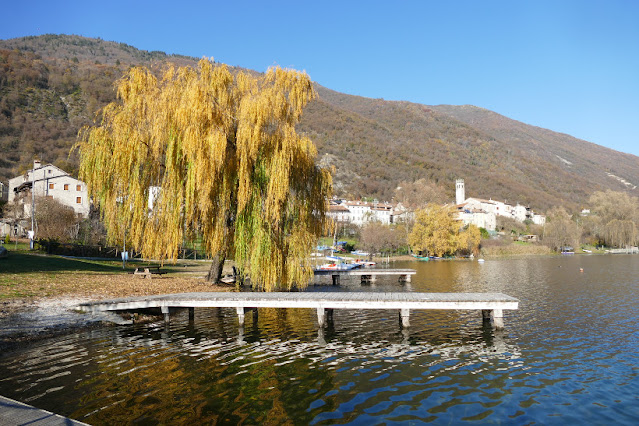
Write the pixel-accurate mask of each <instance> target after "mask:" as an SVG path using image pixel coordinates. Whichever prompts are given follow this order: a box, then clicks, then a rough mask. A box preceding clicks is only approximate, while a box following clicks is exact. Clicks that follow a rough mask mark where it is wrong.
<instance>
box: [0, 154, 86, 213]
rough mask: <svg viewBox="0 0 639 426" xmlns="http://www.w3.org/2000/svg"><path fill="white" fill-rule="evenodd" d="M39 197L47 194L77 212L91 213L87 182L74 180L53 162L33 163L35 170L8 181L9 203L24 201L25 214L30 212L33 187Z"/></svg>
mask: <svg viewBox="0 0 639 426" xmlns="http://www.w3.org/2000/svg"><path fill="white" fill-rule="evenodd" d="M32 188H33V190H34V193H35V196H36V197H48V198H53V199H54V200H57V201H59V202H60V203H62V204H64V205H65V206H69V207H71V208H72V209H73V210H74V211H75V213H76V214H78V215H80V216H82V217H87V216H88V215H89V196H88V192H87V185H86V183H84V182H82V181H81V180H78V179H75V178H74V177H72V176H71V175H69V174H68V173H67V172H65V171H64V170H62V169H60V168H58V167H56V166H54V165H52V164H47V165H44V166H43V165H42V164H41V163H40V161H34V162H33V169H31V170H29V171H27V173H25V174H24V175H22V176H17V177H14V178H13V179H10V180H9V197H8V201H9V203H12V202H14V201H15V200H18V201H19V202H20V201H21V202H23V203H24V210H25V215H26V216H30V215H31V190H32Z"/></svg>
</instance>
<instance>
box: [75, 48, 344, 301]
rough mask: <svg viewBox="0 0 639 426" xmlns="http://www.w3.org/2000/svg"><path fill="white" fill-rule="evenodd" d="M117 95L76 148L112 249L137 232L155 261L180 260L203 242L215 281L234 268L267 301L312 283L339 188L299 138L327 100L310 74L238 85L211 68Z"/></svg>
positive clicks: (170, 74) (143, 83) (125, 85)
mask: <svg viewBox="0 0 639 426" xmlns="http://www.w3.org/2000/svg"><path fill="white" fill-rule="evenodd" d="M117 94H118V102H114V103H111V104H109V105H107V106H106V107H105V108H104V109H103V110H102V112H101V123H100V124H99V125H96V126H94V127H89V128H86V129H84V130H83V131H82V132H81V133H80V135H79V141H78V143H77V144H76V148H77V149H78V150H79V153H80V161H81V162H80V177H81V178H82V179H83V180H84V181H86V182H87V184H88V187H89V191H90V194H91V196H92V197H93V199H94V200H95V201H97V202H98V203H99V205H100V210H101V214H102V216H103V219H104V222H105V224H106V228H107V236H108V239H109V240H110V241H111V242H119V241H121V240H122V239H123V238H124V236H125V232H126V239H127V244H130V245H131V246H132V247H133V248H134V249H135V250H137V251H140V252H141V253H142V254H143V255H144V256H145V257H150V258H155V259H161V260H167V259H168V260H175V259H177V257H178V254H179V248H180V246H181V245H182V243H183V241H184V240H189V239H190V240H192V239H193V238H194V237H195V236H199V237H200V238H201V240H202V244H203V246H204V247H205V249H206V251H207V253H208V254H209V255H210V256H211V257H212V258H213V264H212V265H211V271H210V272H209V280H216V279H219V277H220V275H221V271H222V265H223V263H224V260H225V259H226V258H230V257H232V258H233V259H234V260H235V262H236V264H237V266H238V268H239V270H240V273H241V274H242V275H244V276H248V277H250V279H251V282H252V284H253V285H254V286H255V285H257V286H258V287H260V288H262V289H265V290H267V291H269V290H273V289H277V288H287V289H290V288H291V287H292V286H293V285H298V286H300V285H301V286H303V285H305V284H306V283H308V282H309V280H310V278H311V277H312V266H311V264H310V259H309V257H308V254H309V253H310V251H311V249H312V246H313V245H314V244H315V242H316V241H317V237H318V236H319V235H320V234H321V233H322V232H323V231H324V230H325V229H326V226H327V219H326V216H325V213H326V200H327V197H329V196H330V193H331V190H332V180H331V176H330V173H329V171H327V170H326V169H323V168H320V167H318V166H317V165H316V164H315V159H316V156H317V151H316V148H315V146H314V145H313V143H312V141H311V140H310V139H308V138H307V137H304V136H301V135H299V134H297V133H296V131H295V124H296V123H297V122H298V121H299V119H300V116H301V113H302V109H303V108H304V106H305V105H306V104H307V103H308V102H309V101H310V100H311V99H312V98H313V97H314V96H316V94H315V91H314V89H313V86H312V83H311V81H310V79H309V77H308V76H307V75H306V74H305V73H301V72H298V71H294V70H284V69H281V68H272V69H270V70H269V71H268V72H267V73H266V74H264V75H261V76H258V77H256V76H253V75H250V74H248V73H244V72H239V73H236V74H232V73H231V72H230V71H229V69H228V68H227V67H226V66H213V64H212V63H211V62H210V61H208V60H205V59H203V60H201V61H200V62H199V64H198V66H197V68H193V67H180V68H174V67H170V68H168V69H167V70H166V71H165V72H164V75H163V76H162V78H161V79H158V78H156V77H155V76H154V75H153V74H152V73H151V72H150V71H149V70H148V69H146V68H139V67H138V68H132V69H131V70H130V71H129V72H128V74H127V75H125V76H124V77H123V78H122V79H121V80H120V81H119V82H118V88H117ZM158 188H159V189H158ZM151 194H152V197H151V198H152V199H154V201H153V208H152V209H150V208H149V199H150V198H149V196H150V195H151Z"/></svg>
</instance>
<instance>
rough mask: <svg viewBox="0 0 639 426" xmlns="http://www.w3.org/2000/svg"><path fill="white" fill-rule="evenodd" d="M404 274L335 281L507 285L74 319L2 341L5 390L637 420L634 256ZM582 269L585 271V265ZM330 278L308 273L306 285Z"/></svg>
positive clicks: (242, 417)
mask: <svg viewBox="0 0 639 426" xmlns="http://www.w3.org/2000/svg"><path fill="white" fill-rule="evenodd" d="M391 266H392V267H398V268H399V267H409V268H416V269H418V274H417V275H416V276H415V277H414V278H413V281H412V282H411V283H406V284H400V283H397V282H396V281H395V280H394V279H388V280H384V279H380V280H378V281H377V282H376V283H375V284H374V285H369V286H360V284H359V283H357V282H356V281H352V282H347V283H346V284H345V285H343V286H342V287H340V288H339V291H424V292H503V293H506V294H508V295H510V296H514V297H517V298H519V299H520V308H519V310H517V311H504V312H505V318H504V323H505V328H504V330H503V331H493V330H491V329H486V328H484V327H483V326H482V320H481V314H480V313H479V312H454V311H443V312H438V311H415V312H412V313H411V326H410V328H409V330H402V329H401V327H400V324H399V317H398V313H397V312H396V311H346V310H336V311H335V313H334V319H333V321H332V323H329V324H328V325H327V326H326V328H325V329H324V330H322V332H318V330H317V325H316V321H317V320H316V313H315V311H313V310H310V309H306V310H305V309H288V310H283V309H280V310H276V309H261V310H260V311H259V313H258V316H253V315H251V314H248V315H247V317H246V322H245V327H244V329H243V330H239V327H238V322H237V316H236V315H235V312H234V310H232V309H201V310H196V317H195V322H194V324H192V325H190V324H189V321H188V314H187V313H186V312H183V313H178V314H177V315H176V316H175V317H174V318H172V323H171V326H170V328H169V329H168V330H167V329H165V327H164V325H163V324H162V323H160V322H158V323H153V324H137V325H120V326H112V327H104V328H100V329H97V330H90V331H82V332H77V333H72V334H67V335H64V336H58V337H55V338H52V339H50V340H44V341H38V342H34V343H30V344H23V345H22V346H21V347H17V348H14V349H10V350H9V351H5V353H3V354H2V355H0V394H1V395H4V396H7V397H10V398H14V399H17V400H20V401H23V402H26V403H29V404H31V405H34V406H36V407H39V408H43V409H46V410H50V411H53V412H56V413H59V414H63V415H65V416H69V417H72V418H75V419H78V420H82V421H85V422H88V423H91V424H129V423H136V424H143V425H154V424H183V423H192V424H213V423H218V424H264V423H266V424H286V423H289V424H313V425H327V424H365V425H369V424H388V425H393V424H422V423H431V422H432V423H434V424H458V423H462V422H479V423H496V424H533V423H537V424H562V425H563V424H575V423H578V422H586V423H588V424H607V423H615V424H637V423H638V422H639V355H638V354H639V256H637V255H634V256H632V255H606V256H564V257H559V256H557V257H547V258H533V259H515V260H488V261H486V263H484V264H479V263H477V262H471V261H453V262H451V261H437V262H419V263H417V262H408V263H396V264H394V265H391ZM580 268H583V272H580ZM319 290H323V291H325V290H335V288H333V287H323V286H313V287H311V288H310V291H319Z"/></svg>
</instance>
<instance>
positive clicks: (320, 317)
mask: <svg viewBox="0 0 639 426" xmlns="http://www.w3.org/2000/svg"><path fill="white" fill-rule="evenodd" d="M317 324H318V325H319V327H320V328H323V327H324V324H326V311H325V310H324V308H317Z"/></svg>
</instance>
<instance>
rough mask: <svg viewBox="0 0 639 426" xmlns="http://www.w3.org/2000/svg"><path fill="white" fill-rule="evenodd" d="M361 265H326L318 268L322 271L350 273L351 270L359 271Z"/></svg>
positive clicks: (335, 263)
mask: <svg viewBox="0 0 639 426" xmlns="http://www.w3.org/2000/svg"><path fill="white" fill-rule="evenodd" d="M360 266H361V265H356V264H354V263H338V262H334V263H325V264H323V265H320V266H318V267H317V269H318V270H320V271H350V270H351V269H357V268H359V267H360Z"/></svg>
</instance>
